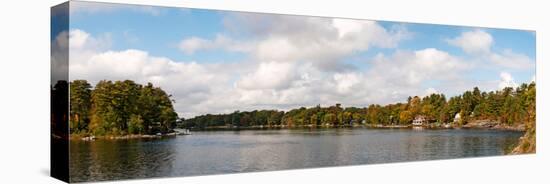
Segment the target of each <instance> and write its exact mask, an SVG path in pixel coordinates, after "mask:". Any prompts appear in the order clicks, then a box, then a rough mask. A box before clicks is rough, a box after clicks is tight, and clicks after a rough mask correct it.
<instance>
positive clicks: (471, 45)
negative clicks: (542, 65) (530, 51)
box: [446, 29, 535, 70]
mask: <svg viewBox="0 0 550 184" xmlns="http://www.w3.org/2000/svg"><path fill="white" fill-rule="evenodd" d="M446 41H447V42H448V43H449V44H451V45H453V46H457V47H460V48H462V50H464V52H466V53H468V54H469V55H470V56H471V57H472V60H481V61H489V62H490V63H485V64H490V65H491V66H489V67H494V66H498V67H502V68H505V69H514V70H527V69H532V68H534V66H535V62H534V61H533V60H532V59H531V58H530V57H529V56H526V55H524V54H520V53H515V52H513V51H512V50H510V49H506V50H503V51H501V52H497V51H493V50H492V48H491V47H492V45H493V43H494V41H493V37H492V36H491V34H489V33H487V32H485V31H482V30H479V29H477V30H473V31H466V32H463V33H461V35H460V36H458V37H456V38H452V39H447V40H446ZM480 64H483V63H480Z"/></svg>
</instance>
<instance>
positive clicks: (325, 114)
mask: <svg viewBox="0 0 550 184" xmlns="http://www.w3.org/2000/svg"><path fill="white" fill-rule="evenodd" d="M535 96H536V88H535V83H534V82H532V83H530V84H522V85H520V86H518V87H517V88H512V87H507V88H504V89H502V90H496V91H490V92H481V91H480V90H479V88H478V87H474V88H473V89H472V90H471V91H470V90H469V91H466V92H464V93H462V94H461V95H458V96H454V97H451V98H449V99H447V98H446V97H445V95H444V94H435V93H434V94H430V95H427V96H424V97H419V96H414V97H408V99H407V101H406V102H403V103H395V104H388V105H384V106H382V105H378V104H372V105H369V106H368V107H362V108H358V107H345V108H344V107H342V106H341V105H340V104H336V105H334V106H329V107H321V106H320V105H317V106H315V107H309V108H306V107H300V108H297V109H292V110H289V111H288V112H284V111H279V110H255V111H248V112H240V111H235V112H233V113H230V114H206V115H200V116H196V117H194V118H190V119H186V120H184V121H182V123H181V124H180V126H181V127H184V128H195V129H204V128H209V127H253V126H261V127H264V126H266V127H273V126H275V127H279V126H287V127H300V126H332V127H334V126H352V125H357V124H359V125H360V124H363V125H409V124H411V122H412V120H413V119H414V118H416V117H418V116H422V117H423V118H424V119H426V120H427V122H430V123H454V124H456V125H457V126H462V125H464V124H467V123H468V122H471V121H475V120H490V121H494V122H498V123H500V124H505V125H510V126H514V125H519V124H525V123H526V122H534V121H535V119H534V117H535V99H536V98H535ZM457 115H458V116H459V117H460V118H458V121H456V119H455V117H457Z"/></svg>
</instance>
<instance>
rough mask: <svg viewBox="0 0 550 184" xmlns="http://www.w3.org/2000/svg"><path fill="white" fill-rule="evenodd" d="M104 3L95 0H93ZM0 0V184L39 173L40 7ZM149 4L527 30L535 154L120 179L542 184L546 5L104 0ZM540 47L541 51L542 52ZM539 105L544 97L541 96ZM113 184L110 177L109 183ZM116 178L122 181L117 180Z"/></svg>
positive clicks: (44, 18) (44, 125) (45, 10)
mask: <svg viewBox="0 0 550 184" xmlns="http://www.w3.org/2000/svg"><path fill="white" fill-rule="evenodd" d="M103 1H105V0H103ZM62 2H63V1H62V0H47V1H44V0H40V1H32V2H30V1H3V2H2V5H1V6H0V7H1V10H0V15H1V16H0V86H1V87H0V115H1V116H0V142H1V144H0V183H62V182H60V181H58V180H55V179H52V178H50V177H49V162H50V161H49V79H50V76H49V74H50V64H49V61H50V49H49V47H50V7H51V6H53V5H56V4H59V3H62ZM105 2H133V3H142V4H143V3H144V4H154V5H169V6H185V7H193V8H209V9H222V10H240V11H253V12H272V13H284V14H298V15H316V16H329V17H345V18H362V19H373V20H389V21H405V22H418V23H436V24H450V25H468V26H480V27H494V28H515V29H528V30H536V35H537V56H536V60H537V76H536V80H537V93H538V97H537V104H538V106H537V114H538V117H537V154H534V155H522V156H500V157H486V158H471V159H455V160H445V161H427V162H409V163H397V164H379V165H366V166H350V167H338V168H322V169H307V170H292V171H278V172H259V173H246V174H230V175H214V176H201V177H184V178H160V179H152V180H130V181H125V182H124V183H332V184H334V183H344V182H345V183H367V182H369V183H370V182H372V183H387V182H389V183H404V182H407V183H461V184H463V183H481V182H484V183H548V182H549V181H550V177H549V174H550V173H549V171H550V166H549V164H550V162H549V159H550V152H549V150H550V148H549V146H548V142H549V141H548V138H549V136H548V134H549V128H550V126H548V125H547V124H546V123H547V122H548V119H549V116H550V115H549V113H544V112H545V111H548V109H549V105H548V102H549V101H548V100H549V99H548V97H549V95H548V94H550V93H549V89H548V83H547V79H548V77H549V75H550V74H549V72H550V71H548V70H549V69H550V68H548V64H546V63H545V61H546V60H548V58H549V57H550V55H549V53H548V48H549V44H550V19H548V17H550V13H548V11H550V5H547V4H545V3H546V2H545V1H540V0H539V1H534V0H522V1H496V0H495V1H476V0H455V1H441V0H439V1H438V0H414V1H410V0H409V1H407V0H380V1H376V2H366V1H351V0H324V1H322V2H320V1H314V0H307V1H306V0H263V1H250V0H225V1H220V0H218V1H216V0H200V1H199V0H195V1H183V2H181V1H175V0H110V1H105ZM545 51H546V53H545ZM544 102H547V103H544ZM113 183H114V182H113ZM117 183H122V182H121V181H117Z"/></svg>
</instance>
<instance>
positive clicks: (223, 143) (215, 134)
mask: <svg viewBox="0 0 550 184" xmlns="http://www.w3.org/2000/svg"><path fill="white" fill-rule="evenodd" d="M521 135H522V133H521V132H509V131H496V130H467V129H466V130H465V129H461V130H412V129H317V130H246V131H210V132H193V135H187V136H178V137H175V138H163V139H154V140H116V141H114V140H98V141H94V142H82V141H72V142H71V145H70V171H71V173H70V175H71V180H72V181H73V182H78V181H99V180H114V179H131V178H148V177H164V176H194V175H206V174H221V173H237V172H252V171H271V170H281V169H298V168H312V167H327V166H344V165H358V164H375V163H390V162H403V161H418V160H434V159H450V158H462V157H477V156H493V155H503V154H505V151H506V150H507V149H509V148H510V147H511V146H512V145H514V144H515V143H517V140H518V138H519V137H520V136H521Z"/></svg>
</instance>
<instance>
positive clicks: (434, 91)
mask: <svg viewBox="0 0 550 184" xmlns="http://www.w3.org/2000/svg"><path fill="white" fill-rule="evenodd" d="M437 93H439V92H438V91H437V90H436V89H434V88H428V89H426V93H425V95H424V96H429V95H431V94H437Z"/></svg>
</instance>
